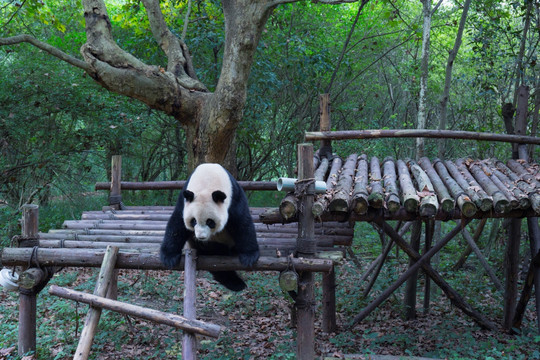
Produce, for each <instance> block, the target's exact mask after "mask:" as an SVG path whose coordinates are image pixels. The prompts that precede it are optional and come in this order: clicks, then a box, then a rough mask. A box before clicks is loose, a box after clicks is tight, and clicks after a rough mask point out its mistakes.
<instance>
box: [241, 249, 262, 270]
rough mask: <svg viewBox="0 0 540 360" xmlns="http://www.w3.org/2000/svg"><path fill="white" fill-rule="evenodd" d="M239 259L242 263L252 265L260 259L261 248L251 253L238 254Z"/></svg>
mask: <svg viewBox="0 0 540 360" xmlns="http://www.w3.org/2000/svg"><path fill="white" fill-rule="evenodd" d="M238 259H239V260H240V263H241V264H242V265H244V266H247V267H252V266H253V264H255V263H256V262H257V260H259V250H256V251H254V252H250V253H240V254H238Z"/></svg>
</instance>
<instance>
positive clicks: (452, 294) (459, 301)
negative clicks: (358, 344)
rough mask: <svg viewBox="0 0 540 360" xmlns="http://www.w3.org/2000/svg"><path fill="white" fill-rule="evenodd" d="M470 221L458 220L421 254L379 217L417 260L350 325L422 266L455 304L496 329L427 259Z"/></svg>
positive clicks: (359, 319) (391, 235)
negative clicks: (441, 237)
mask: <svg viewBox="0 0 540 360" xmlns="http://www.w3.org/2000/svg"><path fill="white" fill-rule="evenodd" d="M469 221H470V220H469V219H463V221H458V222H457V224H456V226H455V227H454V229H452V230H451V231H450V232H449V233H448V234H447V235H446V236H445V237H444V238H443V239H441V241H439V242H438V243H437V244H435V245H434V246H433V247H432V248H431V250H429V251H428V252H427V253H425V254H424V255H422V256H420V254H418V252H416V251H414V250H413V249H412V248H411V247H410V246H409V244H407V242H406V241H405V240H403V238H402V237H401V236H399V234H398V233H397V232H396V231H395V230H394V229H393V228H392V227H391V226H390V225H389V224H388V223H386V222H385V221H384V220H383V219H380V218H379V219H377V221H376V222H377V224H378V225H379V226H380V227H381V228H382V229H383V230H384V231H385V232H386V234H388V236H390V237H391V238H392V239H393V240H394V241H395V242H396V244H397V245H398V246H399V247H401V248H402V249H403V250H404V251H405V252H406V253H407V255H409V256H410V257H412V258H414V259H415V260H416V262H415V263H414V265H413V266H411V267H409V269H408V270H407V271H405V272H404V273H403V274H402V275H401V276H400V277H399V279H398V280H397V281H396V282H395V283H394V284H393V285H392V286H390V287H388V288H387V289H386V290H384V291H383V293H382V294H381V295H380V296H379V297H378V298H377V299H376V300H374V301H373V302H372V303H370V304H369V305H368V306H366V307H365V308H364V309H362V311H361V312H360V313H359V314H358V315H356V317H355V318H354V319H353V321H352V323H351V325H350V327H353V326H354V325H356V324H357V323H358V322H360V321H362V320H363V319H364V318H365V317H366V316H368V315H369V314H370V313H371V311H373V310H374V309H375V308H376V307H377V306H379V305H380V304H381V303H382V302H384V301H385V300H386V299H387V298H388V297H389V296H390V295H391V294H392V293H393V292H394V291H395V290H396V289H397V288H399V287H400V286H401V285H402V284H403V283H404V282H405V280H407V279H408V278H409V277H410V276H411V275H412V274H413V273H414V272H415V271H416V270H418V268H419V267H420V266H421V267H422V268H423V269H424V271H425V272H426V274H427V275H429V276H430V277H431V279H433V281H434V282H435V283H436V284H437V286H439V287H440V288H441V289H442V290H443V292H444V293H445V294H446V296H447V297H448V298H449V299H450V301H451V302H452V304H453V305H454V306H456V307H457V308H459V309H461V310H462V311H463V312H464V313H465V314H467V315H469V316H470V317H472V318H473V320H475V321H476V322H477V323H478V324H479V325H480V326H482V327H484V328H486V329H489V330H495V329H496V327H495V325H494V324H493V323H491V321H489V320H488V319H486V318H485V317H484V316H483V315H482V314H480V313H479V312H478V311H476V310H475V309H473V308H472V307H471V306H470V305H469V304H467V303H466V302H465V300H464V299H463V298H462V297H461V295H459V293H458V292H457V291H455V290H454V289H453V288H452V287H451V286H450V285H449V284H448V283H447V282H446V281H445V280H444V279H443V277H442V276H441V275H440V274H439V273H438V272H437V271H435V270H434V269H433V267H431V265H429V264H428V263H427V260H429V259H430V258H431V257H432V256H433V255H435V254H436V253H437V252H438V251H439V250H440V249H442V248H443V246H445V245H446V244H447V243H448V242H449V241H450V240H451V239H452V238H454V237H455V236H456V234H458V233H459V232H460V231H461V229H462V227H464V226H466V225H467V223H468V222H469Z"/></svg>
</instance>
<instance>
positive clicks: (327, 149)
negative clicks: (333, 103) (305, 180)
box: [319, 94, 332, 159]
mask: <svg viewBox="0 0 540 360" xmlns="http://www.w3.org/2000/svg"><path fill="white" fill-rule="evenodd" d="M319 129H320V131H321V132H323V131H330V130H331V123H330V94H321V95H319ZM319 154H320V155H321V156H326V158H327V159H330V158H331V157H332V142H331V140H321V148H320V150H319Z"/></svg>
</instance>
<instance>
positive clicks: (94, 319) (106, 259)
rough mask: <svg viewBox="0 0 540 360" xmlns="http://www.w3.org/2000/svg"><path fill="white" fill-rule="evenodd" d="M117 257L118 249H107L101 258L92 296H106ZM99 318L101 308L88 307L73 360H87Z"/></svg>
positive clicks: (112, 247) (109, 247)
mask: <svg viewBox="0 0 540 360" xmlns="http://www.w3.org/2000/svg"><path fill="white" fill-rule="evenodd" d="M117 255H118V247H116V246H108V247H107V250H106V251H105V255H104V256H103V263H102V264H101V270H100V271H99V276H98V279H97V281H96V286H95V288H94V295H96V296H99V297H104V296H105V295H106V294H107V290H108V289H109V285H110V283H111V280H112V277H113V276H112V275H113V272H114V265H115V264H116V257H117ZM100 317H101V308H99V307H92V306H90V309H89V310H88V314H87V315H86V321H85V323H84V328H83V330H82V332H81V338H80V340H79V345H78V346H77V350H76V351H75V356H73V360H85V359H88V356H89V355H90V348H91V347H92V341H93V340H94V335H95V333H96V328H97V325H98V323H99V318H100Z"/></svg>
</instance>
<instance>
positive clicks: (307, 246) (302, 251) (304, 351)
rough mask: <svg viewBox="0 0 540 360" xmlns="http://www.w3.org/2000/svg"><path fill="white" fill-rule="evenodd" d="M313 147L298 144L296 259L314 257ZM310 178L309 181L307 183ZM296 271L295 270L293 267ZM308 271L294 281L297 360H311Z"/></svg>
mask: <svg viewBox="0 0 540 360" xmlns="http://www.w3.org/2000/svg"><path fill="white" fill-rule="evenodd" d="M313 172H314V169H313V145H312V144H299V145H298V180H299V181H304V184H305V185H306V186H305V187H303V188H298V191H299V192H300V193H302V195H301V197H300V199H301V200H300V206H299V211H298V241H297V245H296V246H297V252H298V256H301V257H306V258H311V257H313V256H314V255H315V251H316V244H315V239H314V235H315V232H314V224H315V219H314V216H313V212H312V209H313V198H314V196H315V182H314V181H315V179H314V178H313ZM310 179H312V180H313V181H311V180H310ZM296 269H297V270H298V268H296ZM313 278H314V277H313V273H312V272H311V271H301V272H300V273H299V281H298V295H297V297H296V301H295V308H296V316H297V338H296V347H297V352H296V357H297V359H299V360H312V359H314V358H315V297H314V279H313Z"/></svg>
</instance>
